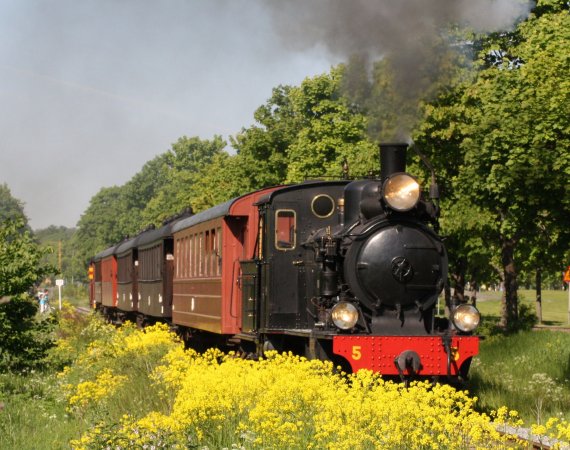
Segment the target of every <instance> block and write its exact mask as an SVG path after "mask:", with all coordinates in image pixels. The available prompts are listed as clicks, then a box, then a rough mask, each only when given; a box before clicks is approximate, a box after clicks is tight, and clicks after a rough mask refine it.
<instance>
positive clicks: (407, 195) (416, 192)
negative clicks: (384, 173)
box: [383, 173, 420, 211]
mask: <svg viewBox="0 0 570 450" xmlns="http://www.w3.org/2000/svg"><path fill="white" fill-rule="evenodd" d="M383 196H384V200H385V201H386V203H387V204H388V206H389V207H390V208H392V209H395V210H396V211H409V210H410V209H412V208H413V207H414V206H416V204H417V203H418V201H419V199H420V185H419V183H418V182H417V181H416V179H415V178H414V177H412V176H411V175H408V174H407V173H398V174H396V175H393V176H391V177H390V178H388V179H387V180H386V182H385V183H384V191H383Z"/></svg>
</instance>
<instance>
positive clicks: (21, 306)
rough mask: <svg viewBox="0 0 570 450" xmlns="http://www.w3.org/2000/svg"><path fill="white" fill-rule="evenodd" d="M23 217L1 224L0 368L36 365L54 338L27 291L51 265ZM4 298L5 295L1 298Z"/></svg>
mask: <svg viewBox="0 0 570 450" xmlns="http://www.w3.org/2000/svg"><path fill="white" fill-rule="evenodd" d="M45 253H46V250H42V249H41V248H40V247H39V246H38V244H37V243H36V242H35V241H34V239H33V238H32V235H31V232H30V231H29V230H28V229H26V227H25V222H24V219H23V218H21V217H20V218H18V219H16V220H11V219H8V220H6V221H4V222H2V223H1V224H0V370H21V369H24V368H29V367H36V366H37V365H38V364H40V361H41V359H42V358H43V357H44V356H45V352H46V350H47V349H48V348H49V347H50V346H51V341H50V339H49V337H48V336H47V335H46V333H45V328H46V324H45V323H41V322H38V321H37V320H36V317H35V316H36V313H37V305H36V304H35V302H34V301H33V300H31V299H30V298H28V297H27V296H26V292H27V291H28V290H29V289H30V288H31V287H32V286H33V284H34V283H36V282H37V281H39V280H40V279H41V278H42V277H43V276H44V275H45V274H47V273H48V272H50V271H51V270H52V268H51V267H49V266H46V265H44V264H42V263H41V260H42V257H43V256H44V254H45ZM2 297H4V298H2Z"/></svg>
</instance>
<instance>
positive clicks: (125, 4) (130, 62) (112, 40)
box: [0, 0, 338, 229]
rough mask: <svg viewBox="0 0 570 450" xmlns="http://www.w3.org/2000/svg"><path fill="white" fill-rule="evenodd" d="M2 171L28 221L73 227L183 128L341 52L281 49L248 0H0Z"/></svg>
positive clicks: (243, 111)
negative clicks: (105, 191)
mask: <svg viewBox="0 0 570 450" xmlns="http://www.w3.org/2000/svg"><path fill="white" fill-rule="evenodd" d="M0 33H1V35H0V146H1V149H0V183H7V184H8V186H9V187H10V189H11V190H12V194H13V195H14V196H15V197H16V198H19V199H20V200H22V201H24V202H25V212H26V214H27V216H28V217H29V219H30V223H31V226H32V228H34V229H37V228H43V227H46V226H49V225H52V224H53V225H65V226H75V224H76V223H77V221H78V220H79V217H80V215H81V213H82V212H83V211H84V210H85V209H86V207H87V206H88V204H89V199H90V198H91V197H92V196H93V195H94V194H96V193H97V192H98V191H99V189H100V188H101V187H103V186H111V185H121V184H124V183H125V182H126V181H128V180H129V179H130V178H131V177H132V176H133V175H134V174H135V173H136V172H138V171H139V170H140V169H141V167H142V166H143V165H144V163H145V162H146V161H148V160H150V159H152V158H153V157H154V156H155V155H157V154H159V153H163V152H164V151H166V150H167V149H169V148H170V145H171V144H172V143H173V142H175V141H176V140H177V139H178V138H179V137H180V136H183V135H187V136H199V137H201V138H205V139H209V138H211V137H212V136H213V135H214V134H221V135H222V136H223V137H225V138H227V137H228V136H229V135H233V134H235V133H237V132H238V131H239V130H240V129H241V128H242V127H245V126H249V125H250V124H251V123H252V122H253V112H254V110H255V109H256V108H257V107H258V106H260V105H261V104H263V103H264V102H265V101H266V100H267V99H268V98H269V97H270V96H271V89H272V88H273V87H275V86H277V85H279V84H298V83H299V82H300V81H301V80H302V79H303V78H305V77H306V76H308V75H314V74H317V73H322V72H325V71H327V70H328V69H329V68H330V66H331V64H334V63H335V62H338V58H336V61H335V58H334V57H331V56H330V55H329V54H328V52H326V51H323V50H322V49H319V48H312V49H309V48H308V49H305V50H303V51H299V50H298V49H286V48H284V46H283V45H282V43H283V41H282V40H281V39H280V38H278V37H277V36H276V35H275V34H274V31H273V27H272V23H271V20H270V17H269V16H268V11H267V10H265V9H264V8H263V7H262V5H260V2H257V1H248V0H243V1H242V0H231V1H230V0H226V1H224V0H217V1H211V0H208V1H206V0H203V1H199V0H184V1H183V0H180V1H177V0H164V1H160V0H155V1H150V0H149V1H141V0H137V1H134V0H133V1H125V0H114V1H113V0H108V1H106V0H97V1H95V0H93V1H86V0H52V1H42V0H38V1H30V0H0Z"/></svg>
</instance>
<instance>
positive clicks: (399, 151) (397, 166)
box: [380, 143, 408, 181]
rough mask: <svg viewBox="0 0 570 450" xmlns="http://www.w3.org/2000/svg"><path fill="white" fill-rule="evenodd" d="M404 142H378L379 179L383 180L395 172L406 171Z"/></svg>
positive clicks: (405, 146) (406, 145)
mask: <svg viewBox="0 0 570 450" xmlns="http://www.w3.org/2000/svg"><path fill="white" fill-rule="evenodd" d="M407 149H408V144H406V143H390V144H380V179H381V180H382V181H384V180H385V179H386V178H388V177H389V176H390V175H392V174H393V173H396V172H405V171H406V150H407Z"/></svg>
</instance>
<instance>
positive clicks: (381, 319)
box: [92, 144, 479, 379]
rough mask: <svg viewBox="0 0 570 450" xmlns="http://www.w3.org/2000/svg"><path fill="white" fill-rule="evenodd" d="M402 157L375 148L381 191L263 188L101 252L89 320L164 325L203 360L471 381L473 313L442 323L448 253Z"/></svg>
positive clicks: (374, 187)
mask: <svg viewBox="0 0 570 450" xmlns="http://www.w3.org/2000/svg"><path fill="white" fill-rule="evenodd" d="M406 148H407V145H402V144H393V145H383V146H381V176H380V179H367V180H358V181H352V182H349V181H344V180H343V181H330V182H324V181H315V182H306V183H302V184H298V185H292V186H279V187H272V188H266V189H263V190H260V191H256V192H253V193H250V194H247V195H244V196H242V197H239V198H237V199H233V200H230V201H229V202H226V203H224V204H222V205H218V206H216V207H214V208H212V209H210V210H207V211H204V212H201V213H199V214H196V215H193V216H190V217H185V218H181V219H179V220H177V221H175V222H173V223H169V224H166V225H165V226H164V227H163V228H162V229H161V230H158V231H157V230H153V231H152V232H150V231H147V232H146V233H143V234H142V235H140V236H138V237H136V238H134V239H132V240H131V241H128V242H127V243H123V244H121V245H120V246H117V247H113V248H111V249H107V250H105V251H103V252H102V253H100V254H99V255H97V256H96V257H95V258H94V259H93V262H92V266H93V271H94V274H95V275H94V280H93V284H92V301H93V304H94V306H96V307H98V308H101V309H102V310H103V311H104V312H105V313H106V314H107V315H108V316H110V317H114V318H123V317H126V318H129V317H134V318H135V319H136V320H137V321H138V322H139V323H143V322H148V321H155V320H163V321H168V322H170V323H172V325H173V326H175V327H176V328H177V329H178V330H179V332H180V333H181V334H182V335H183V336H184V337H185V339H186V340H187V342H188V343H189V344H195V345H196V346H198V347H201V348H205V347H208V346H211V345H216V346H221V347H224V348H228V347H233V348H236V349H239V350H240V351H243V352H244V353H248V354H257V355H260V354H263V352H264V351H267V350H273V349H275V350H278V351H293V352H295V353H297V354H301V355H306V356H307V357H309V358H319V359H328V360H332V361H333V362H335V364H338V365H341V366H342V367H344V368H345V369H347V370H353V371H356V370H360V369H363V368H366V369H371V370H373V371H376V372H380V373H381V374H383V375H393V376H400V377H401V378H403V379H404V378H408V377H410V376H448V377H459V376H463V377H465V376H466V375H467V372H468V370H469V365H470V363H471V359H472V357H473V356H474V355H476V354H477V352H478V345H479V339H478V338H477V337H476V336H473V335H472V333H473V332H474V330H475V329H476V327H477V325H478V323H479V313H478V311H477V310H476V309H475V308H474V307H472V306H469V305H458V306H456V305H448V306H449V308H448V309H449V310H450V317H449V318H443V317H437V316H436V313H435V306H436V303H437V299H438V296H439V294H440V293H441V292H442V290H443V288H444V285H445V283H446V280H447V264H448V260H447V253H446V249H445V246H444V244H443V242H442V239H441V238H440V237H439V236H438V234H437V233H436V231H435V230H436V229H437V219H438V214H439V211H438V206H437V204H436V203H435V202H434V201H433V199H431V198H425V197H424V194H423V193H422V191H421V188H420V185H419V184H418V182H417V180H416V179H415V178H414V177H412V176H411V175H409V174H407V173H406V172H405V168H406ZM436 196H437V195H436V193H435V190H434V191H433V192H432V197H436ZM149 233H152V236H150V234H149ZM149 236H150V237H149ZM117 249H122V252H123V253H125V249H128V257H126V256H125V255H123V253H121V254H120V255H119V253H120V252H118V250H117ZM152 252H155V253H152ZM118 256H120V257H119V258H117V257H118ZM125 264H126V266H125ZM117 277H118V278H117ZM145 277H146V278H148V280H147V279H145ZM117 279H119V280H118V285H119V290H117ZM151 284H152V285H153V288H152V289H150V288H149V287H148V286H150V285H151ZM119 293H122V294H121V296H122V299H121V298H119V297H120V295H119ZM125 298H128V299H130V300H129V301H124V300H125ZM121 300H123V301H121ZM124 305H126V306H124Z"/></svg>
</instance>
